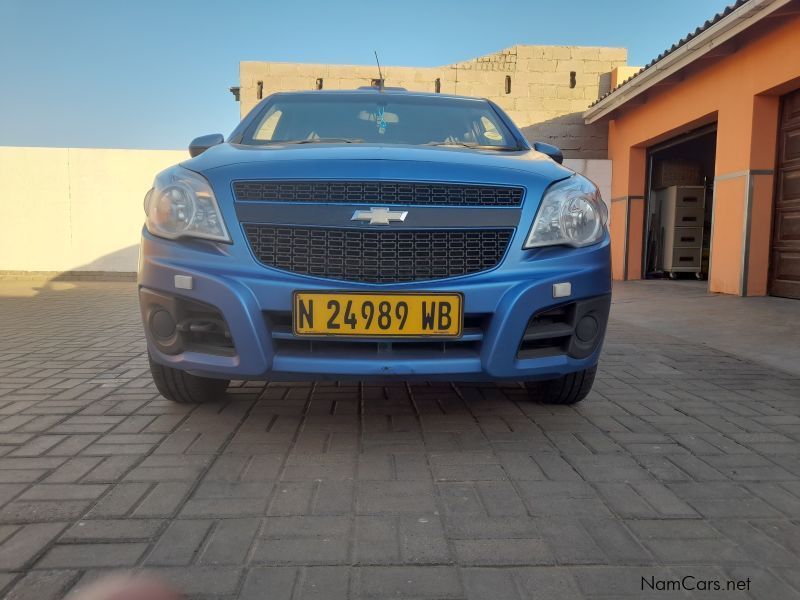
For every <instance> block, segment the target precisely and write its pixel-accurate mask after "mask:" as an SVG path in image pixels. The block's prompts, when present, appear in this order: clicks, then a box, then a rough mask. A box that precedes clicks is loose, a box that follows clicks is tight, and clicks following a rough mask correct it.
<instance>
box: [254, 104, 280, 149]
mask: <svg viewBox="0 0 800 600" xmlns="http://www.w3.org/2000/svg"><path fill="white" fill-rule="evenodd" d="M282 116H283V113H282V112H281V111H280V110H275V111H274V112H273V113H272V114H271V115H268V116H267V118H266V119H264V120H263V121H261V125H260V126H259V128H258V130H256V132H255V134H253V139H254V140H264V141H270V140H271V139H272V136H273V135H275V128H276V127H277V126H278V121H280V119H281V117H282Z"/></svg>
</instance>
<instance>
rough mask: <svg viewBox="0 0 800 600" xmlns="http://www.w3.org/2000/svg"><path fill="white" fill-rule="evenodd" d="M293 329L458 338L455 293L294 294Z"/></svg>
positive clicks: (327, 333) (307, 333)
mask: <svg viewBox="0 0 800 600" xmlns="http://www.w3.org/2000/svg"><path fill="white" fill-rule="evenodd" d="M293 305H294V310H293V319H292V322H293V331H294V334H295V335H298V336H315V335H316V336H376V337H447V338H456V337H460V336H461V329H462V322H463V308H462V306H463V299H462V296H461V294H459V293H445V294H422V293H419V294H417V293H396V294H372V293H352V292H346V293H344V292H343V293H332V294H331V293H319V292H295V293H294V302H293Z"/></svg>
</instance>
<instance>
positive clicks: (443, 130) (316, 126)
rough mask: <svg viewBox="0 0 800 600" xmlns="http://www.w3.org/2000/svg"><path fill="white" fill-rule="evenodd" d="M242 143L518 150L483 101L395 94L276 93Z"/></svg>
mask: <svg viewBox="0 0 800 600" xmlns="http://www.w3.org/2000/svg"><path fill="white" fill-rule="evenodd" d="M242 142H243V143H245V144H251V145H268V144H285V143H294V144H308V143H326V142H330V143H370V144H398V145H399V144H402V145H420V146H421V145H431V146H461V147H469V148H483V149H491V150H520V149H521V148H520V147H519V146H518V143H517V141H516V140H515V139H514V137H513V135H512V134H511V132H510V131H509V130H508V128H507V127H506V126H505V125H504V123H503V121H502V119H501V118H500V117H499V115H498V114H497V112H496V111H495V110H494V108H493V107H492V105H491V104H490V103H489V102H487V101H483V100H475V99H459V98H441V97H426V96H415V95H400V94H397V95H394V94H385V95H384V94H319V95H315V94H308V93H303V94H294V95H293V94H281V95H278V96H275V98H274V99H272V100H271V101H268V102H267V104H265V105H264V107H263V108H262V110H261V113H260V114H259V115H258V117H257V118H256V119H255V120H254V122H253V123H252V124H251V126H250V127H249V128H248V130H247V131H246V132H245V135H244V139H243V140H242Z"/></svg>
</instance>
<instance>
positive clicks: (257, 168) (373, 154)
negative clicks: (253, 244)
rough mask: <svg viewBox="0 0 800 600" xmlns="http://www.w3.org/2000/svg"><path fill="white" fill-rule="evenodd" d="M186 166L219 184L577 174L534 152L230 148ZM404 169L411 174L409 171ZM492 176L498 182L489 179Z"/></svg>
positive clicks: (322, 146)
mask: <svg viewBox="0 0 800 600" xmlns="http://www.w3.org/2000/svg"><path fill="white" fill-rule="evenodd" d="M369 161H378V162H369ZM347 163H349V165H348V164H347ZM412 163H413V164H412ZM181 164H182V166H184V167H186V168H187V169H191V170H193V171H197V172H199V173H205V174H207V175H208V176H210V177H211V178H214V179H218V178H219V177H220V176H221V175H222V171H224V172H225V174H227V175H229V176H230V177H231V178H239V177H254V178H260V177H263V178H274V177H282V176H286V177H288V176H299V175H301V174H307V176H308V177H309V178H315V177H319V176H324V174H326V173H341V174H342V175H345V174H346V173H347V172H349V171H351V169H350V168H349V166H353V167H355V166H356V165H358V166H359V168H358V169H357V170H358V171H360V172H361V174H362V175H364V176H370V178H384V177H397V176H398V175H399V174H401V172H402V171H404V170H407V171H408V175H413V176H415V177H420V176H423V175H424V173H425V172H429V173H430V176H427V177H424V178H425V179H441V180H447V179H453V180H455V179H460V180H461V181H468V180H472V181H475V182H479V181H481V179H482V178H483V177H486V178H487V179H491V180H497V179H498V178H499V179H502V172H503V170H507V171H510V172H509V173H507V174H508V175H509V176H510V177H511V178H512V179H518V178H519V177H520V176H523V177H524V176H525V175H524V174H527V175H529V176H530V175H533V176H534V177H535V178H536V179H540V180H544V181H548V182H550V181H556V180H559V179H564V178H566V177H569V176H570V175H572V174H573V171H572V170H570V169H568V168H566V167H564V166H562V165H559V164H558V163H556V162H555V161H553V160H552V159H550V158H549V157H548V156H546V155H544V154H542V153H540V152H536V151H535V150H520V151H514V152H507V151H495V150H473V149H470V148H457V147H442V146H439V147H420V146H396V145H392V146H383V145H379V144H308V145H291V144H288V145H277V144H276V145H269V146H245V145H238V144H228V143H225V144H220V145H219V146H214V147H212V148H210V149H208V150H207V151H205V152H204V153H203V154H201V155H200V156H197V157H195V158H192V159H191V160H187V161H185V162H183V163H181ZM404 164H406V167H407V169H404V167H403V165H404ZM389 165H391V167H390V166H389ZM512 172H513V173H512ZM490 173H492V174H493V175H494V176H490V175H489V174H490ZM470 174H471V176H470ZM464 177H467V179H464ZM400 178H402V179H405V177H400Z"/></svg>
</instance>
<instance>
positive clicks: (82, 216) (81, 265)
mask: <svg viewBox="0 0 800 600" xmlns="http://www.w3.org/2000/svg"><path fill="white" fill-rule="evenodd" d="M188 157H189V155H188V153H187V152H186V151H185V150H110V149H100V148H17V147H8V146H0V209H2V212H0V214H1V215H2V217H0V221H1V222H2V223H3V228H2V234H0V272H2V271H14V272H17V271H26V272H30V271H40V272H48V273H53V272H59V273H60V272H65V271H95V272H96V271H105V272H133V271H136V263H137V259H138V244H139V237H140V233H141V228H142V223H143V221H144V212H143V210H142V202H143V199H144V195H145V193H146V192H147V190H148V189H150V186H151V184H152V182H153V177H154V175H155V174H156V173H158V172H159V171H161V170H162V169H164V168H166V167H168V166H169V165H173V164H175V163H178V162H181V161H183V160H186V159H187V158H188ZM564 164H565V165H566V166H568V167H570V168H572V169H575V170H576V171H578V172H581V173H584V174H585V175H586V176H587V177H589V178H590V179H592V180H593V181H594V182H595V183H597V185H599V186H600V189H601V191H602V193H603V198H604V199H605V200H606V202H608V200H609V194H610V186H611V161H609V160H595V159H567V160H565V161H564Z"/></svg>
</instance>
